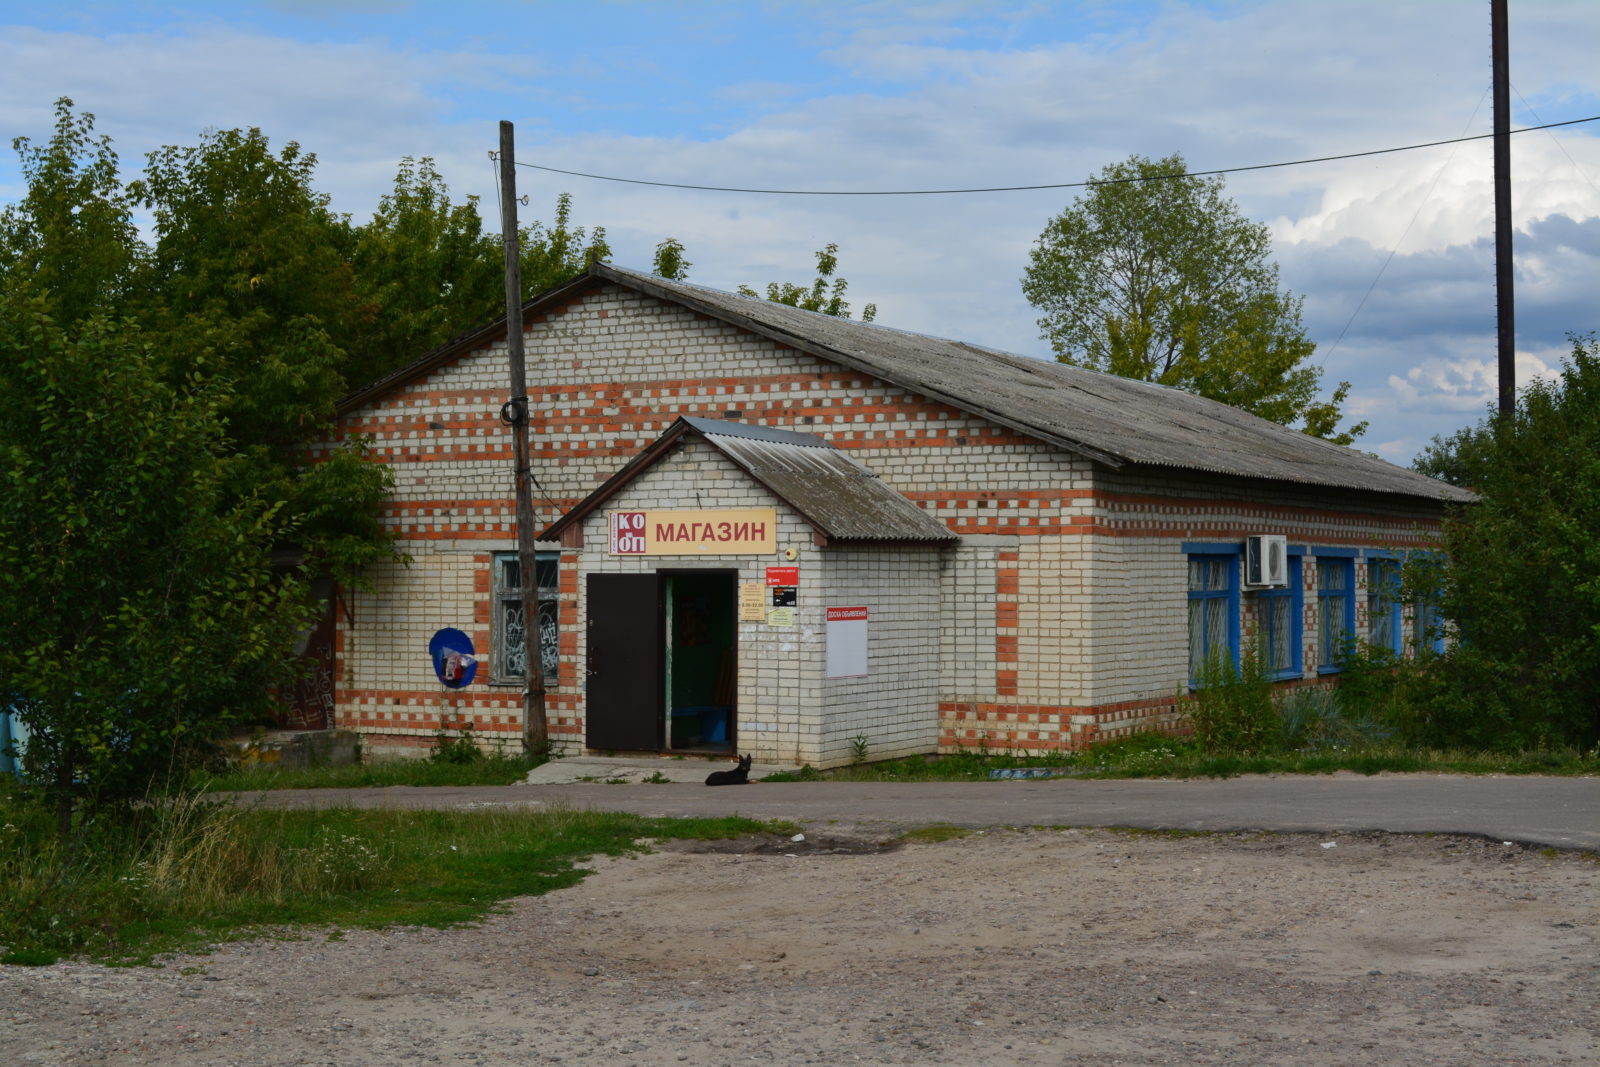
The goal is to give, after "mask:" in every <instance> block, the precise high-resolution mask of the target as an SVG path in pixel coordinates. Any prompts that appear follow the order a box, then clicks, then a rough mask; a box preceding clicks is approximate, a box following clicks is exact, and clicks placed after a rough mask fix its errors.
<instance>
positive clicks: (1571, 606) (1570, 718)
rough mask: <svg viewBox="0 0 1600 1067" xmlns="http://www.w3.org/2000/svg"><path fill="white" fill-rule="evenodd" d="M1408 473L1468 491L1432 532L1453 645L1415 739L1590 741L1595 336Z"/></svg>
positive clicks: (1597, 726)
mask: <svg viewBox="0 0 1600 1067" xmlns="http://www.w3.org/2000/svg"><path fill="white" fill-rule="evenodd" d="M1417 465H1418V467H1419V468H1421V469H1423V470H1425V471H1426V472H1428V473H1434V474H1436V475H1437V474H1443V475H1446V476H1448V477H1450V478H1451V479H1452V480H1457V481H1458V482H1459V483H1463V484H1466V485H1469V486H1471V487H1472V488H1473V489H1475V490H1476V491H1477V492H1478V494H1479V496H1478V500H1477V501H1476V502H1475V503H1472V504H1469V505H1466V506H1464V507H1462V508H1461V509H1459V510H1458V511H1457V512H1456V513H1454V514H1453V515H1451V516H1450V517H1449V518H1448V519H1447V521H1446V523H1445V525H1444V531H1443V548H1444V557H1443V558H1444V563H1443V566H1442V567H1440V568H1439V575H1440V581H1439V584H1438V588H1437V591H1436V595H1437V597H1438V603H1439V608H1440V612H1441V614H1442V615H1443V616H1444V618H1445V619H1446V620H1448V623H1449V627H1450V628H1451V630H1453V636H1454V637H1455V641H1454V642H1453V643H1452V645H1451V647H1450V648H1449V649H1448V650H1447V651H1446V653H1445V654H1444V656H1443V657H1442V659H1441V660H1440V661H1439V662H1438V663H1437V665H1436V670H1435V671H1434V675H1435V677H1434V678H1433V684H1434V689H1433V698H1432V699H1431V700H1429V701H1428V702H1427V706H1426V707H1425V708H1424V709H1423V713H1422V715H1421V717H1420V719H1419V721H1418V722H1417V723H1415V724H1413V725H1414V727H1415V728H1416V729H1417V732H1418V733H1419V734H1420V735H1421V739H1423V740H1427V741H1431V742H1433V743H1449V744H1472V745H1479V746H1483V747H1490V748H1502V747H1513V748H1514V747H1521V746H1531V745H1540V744H1552V743H1553V744H1571V745H1579V746H1582V747H1589V746H1592V745H1594V744H1596V743H1597V742H1600V538H1597V537H1596V536H1595V531H1596V530H1600V340H1597V338H1596V336H1595V335H1594V334H1589V335H1587V336H1576V337H1574V338H1573V342H1572V355H1571V357H1570V358H1569V359H1568V360H1567V361H1565V363H1564V364H1563V367H1562V374H1561V377H1560V378H1559V379H1557V380H1554V381H1543V380H1540V381H1535V382H1534V383H1533V384H1531V385H1529V386H1528V387H1527V388H1526V389H1525V390H1523V391H1522V393H1521V395H1520V396H1519V398H1518V401H1517V407H1516V410H1515V411H1514V412H1513V413H1511V414H1509V415H1507V416H1505V417H1503V418H1502V417H1500V416H1497V415H1494V414H1491V415H1490V416H1489V418H1487V419H1486V420H1485V421H1484V422H1483V423H1482V424H1480V425H1479V426H1477V427H1474V428H1470V429H1468V430H1464V431H1461V432H1460V433H1458V434H1456V435H1455V436H1453V437H1452V438H1450V439H1447V440H1445V441H1438V440H1436V441H1435V442H1434V445H1433V446H1432V447H1431V448H1430V450H1429V452H1428V453H1427V454H1425V456H1424V457H1423V458H1422V459H1421V460H1419V462H1418V464H1417Z"/></svg>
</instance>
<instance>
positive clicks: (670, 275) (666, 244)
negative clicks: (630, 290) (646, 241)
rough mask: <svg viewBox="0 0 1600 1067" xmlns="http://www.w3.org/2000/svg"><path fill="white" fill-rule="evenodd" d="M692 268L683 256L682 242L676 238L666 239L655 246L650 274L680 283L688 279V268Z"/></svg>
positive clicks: (691, 264)
mask: <svg viewBox="0 0 1600 1067" xmlns="http://www.w3.org/2000/svg"><path fill="white" fill-rule="evenodd" d="M692 266H694V264H693V263H690V262H689V260H688V257H686V256H685V255H684V249H683V242H682V241H679V240H678V239H677V238H676V237H668V238H667V239H666V240H665V241H662V242H661V243H660V244H658V245H656V254H655V257H654V259H653V260H652V262H651V267H650V272H651V273H652V274H654V275H655V276H656V277H658V278H665V279H667V280H668V281H673V282H681V281H683V280H684V279H685V278H687V277H689V268H690V267H692Z"/></svg>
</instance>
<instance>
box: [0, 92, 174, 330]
mask: <svg viewBox="0 0 1600 1067" xmlns="http://www.w3.org/2000/svg"><path fill="white" fill-rule="evenodd" d="M11 145H12V147H13V148H14V149H15V150H16V152H17V155H18V157H19V158H20V160H21V164H22V174H23V177H24V178H25V179H26V180H27V183H28V191H27V193H26V194H25V195H24V196H23V198H22V200H21V201H20V202H19V203H17V204H8V205H6V207H5V208H4V209H0V287H3V288H4V290H5V291H6V292H9V293H12V294H21V293H32V294H34V295H37V296H38V297H40V298H41V299H43V300H45V301H46V303H47V305H48V307H49V308H50V311H51V313H52V314H53V315H54V316H55V317H56V319H57V320H58V321H60V322H63V323H70V322H76V321H78V320H80V319H83V318H86V317H88V316H89V315H91V314H93V313H95V312H97V311H101V310H104V309H105V308H106V307H107V306H108V305H115V304H119V303H121V302H123V301H125V300H126V298H127V297H128V295H129V290H130V287H131V286H132V284H133V281H134V276H135V272H136V268H137V267H138V265H139V263H140V261H141V259H142V258H143V255H144V253H145V251H146V250H145V248H144V246H143V244H142V243H141V242H140V240H139V235H138V230H137V228H136V227H135V226H134V224H133V207H134V204H133V198H132V197H130V196H129V195H128V193H127V192H126V191H125V190H124V189H123V187H122V182H121V179H120V177H119V176H118V170H117V166H118V163H117V154H116V152H115V151H113V150H112V148H111V139H110V138H109V137H106V136H103V135H102V136H100V137H96V136H95V135H94V116H93V115H90V114H88V113H84V114H81V115H75V114H74V113H73V111H72V101H71V100H70V99H67V98H65V97H63V98H61V99H60V100H58V101H56V126H55V135H54V136H53V137H52V138H51V139H50V141H49V142H48V143H47V144H43V145H36V144H34V143H32V142H31V141H29V139H28V138H26V137H18V138H16V139H15V140H13V141H12V142H11Z"/></svg>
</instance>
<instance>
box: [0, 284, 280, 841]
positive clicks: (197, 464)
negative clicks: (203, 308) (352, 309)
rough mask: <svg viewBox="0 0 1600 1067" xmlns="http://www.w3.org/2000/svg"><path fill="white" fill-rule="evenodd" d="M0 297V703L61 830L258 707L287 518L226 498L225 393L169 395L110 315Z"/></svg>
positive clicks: (194, 385) (230, 482) (216, 386)
mask: <svg viewBox="0 0 1600 1067" xmlns="http://www.w3.org/2000/svg"><path fill="white" fill-rule="evenodd" d="M47 307H48V305H47V302H46V301H45V300H43V299H40V298H38V297H37V296H34V297H31V298H27V299H24V298H22V297H19V296H15V295H12V296H8V297H7V298H6V299H5V300H4V303H3V304H0V395H4V396H5V397H6V403H5V404H3V405H0V569H3V570H4V573H5V574H6V575H7V578H6V580H5V581H4V582H0V693H3V694H5V697H6V700H7V702H9V703H10V704H11V705H12V706H13V707H15V708H16V709H17V711H18V712H19V713H20V715H21V717H22V720H23V722H24V723H25V724H27V726H28V727H29V728H30V730H31V737H30V738H29V742H28V746H27V751H26V765H27V767H28V770H29V776H30V782H31V783H32V788H36V789H38V790H39V791H40V792H41V793H42V794H43V795H44V796H45V797H46V798H47V799H49V800H50V801H51V802H53V804H54V806H55V810H56V814H57V823H58V827H59V829H60V830H61V832H62V834H63V835H65V834H66V833H68V832H69V831H70V829H71V826H72V820H73V811H74V808H75V807H76V806H77V805H78V804H79V803H80V802H83V801H87V802H89V803H90V804H91V805H94V806H97V807H99V806H110V805H116V804H119V803H123V802H126V801H129V800H132V799H136V798H138V797H140V796H142V795H144V792H145V790H146V789H147V788H148V787H149V786H150V785H151V784H152V783H153V782H154V781H156V780H158V779H160V778H162V777H163V776H164V775H167V774H170V773H180V772H181V771H182V770H183V769H184V768H185V767H186V766H188V765H189V763H190V761H191V760H192V758H193V757H194V756H195V754H196V753H197V751H198V750H199V749H200V747H201V746H203V745H204V744H205V743H206V742H208V741H210V740H212V739H213V738H214V737H215V736H216V735H217V734H218V732H219V731H221V730H223V729H225V728H226V727H227V726H228V725H229V724H230V723H232V722H235V721H238V720H239V719H240V718H242V717H244V716H246V715H249V714H251V713H252V712H259V711H260V710H261V709H262V708H263V707H264V706H265V702H266V700H267V693H268V687H269V686H270V684H272V683H273V682H275V681H279V680H282V679H283V678H284V674H283V665H284V664H285V663H286V662H287V661H288V659H289V652H290V649H291V647H292V645H293V642H294V639H295V635H296V631H297V629H298V628H299V627H300V626H301V625H302V624H303V623H304V621H305V618H306V604H307V600H306V596H305V584H304V582H303V581H302V579H301V577H300V575H299V574H298V573H292V572H284V571H275V570H274V569H273V567H272V564H271V550H272V547H273V546H274V544H276V543H277V542H278V541H279V540H280V539H282V538H283V537H284V536H285V535H286V534H287V533H288V532H289V526H290V520H289V519H288V518H287V517H286V515H285V513H284V509H283V508H282V506H281V505H280V504H279V503H278V502H277V501H274V500H272V499H271V498H270V496H269V495H267V494H263V493H248V494H242V495H241V494H239V493H238V492H237V491H236V486H237V482H238V478H237V477H236V475H235V473H234V472H233V471H232V470H230V468H231V467H233V466H234V465H236V464H238V463H240V462H241V458H240V457H239V456H238V455H237V454H236V452H235V451H234V449H233V446H232V444H231V442H230V440H229V437H228V434H227V431H226V425H225V415H224V412H225V410H226V409H227V407H228V401H229V397H228V396H227V391H226V386H225V383H224V382H223V380H222V379H221V378H218V377H214V376H212V377H207V376H204V375H198V374H197V375H195V376H193V377H191V378H190V379H189V380H188V381H186V382H183V383H178V384H174V383H173V382H171V381H169V380H168V379H167V377H166V374H165V368H164V367H163V366H162V361H161V360H160V359H159V358H158V356H157V354H156V352H155V350H154V346H153V345H152V344H151V343H150V341H149V340H148V339H147V338H145V337H143V336H142V335H141V333H140V331H139V329H138V327H137V326H136V325H135V324H133V323H132V322H128V321H112V320H107V319H100V318H92V319H89V320H87V321H86V322H84V323H83V324H81V326H80V327H79V328H78V329H77V330H76V331H75V332H71V333H69V332H68V331H66V330H64V329H63V328H61V327H60V326H58V325H57V324H56V323H54V322H53V321H52V320H51V318H50V316H49V314H48V311H47Z"/></svg>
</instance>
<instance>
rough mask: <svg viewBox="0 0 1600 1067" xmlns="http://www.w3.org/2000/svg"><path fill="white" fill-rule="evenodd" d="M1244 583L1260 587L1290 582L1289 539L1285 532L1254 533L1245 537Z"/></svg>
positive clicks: (1282, 584)
mask: <svg viewBox="0 0 1600 1067" xmlns="http://www.w3.org/2000/svg"><path fill="white" fill-rule="evenodd" d="M1244 584H1245V585H1249V586H1254V587H1256V588H1258V589H1270V588H1282V587H1283V586H1286V585H1288V584H1289V539H1288V538H1287V537H1285V536H1284V535H1283V534H1254V535H1252V536H1250V537H1247V538H1245V539H1244Z"/></svg>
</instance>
